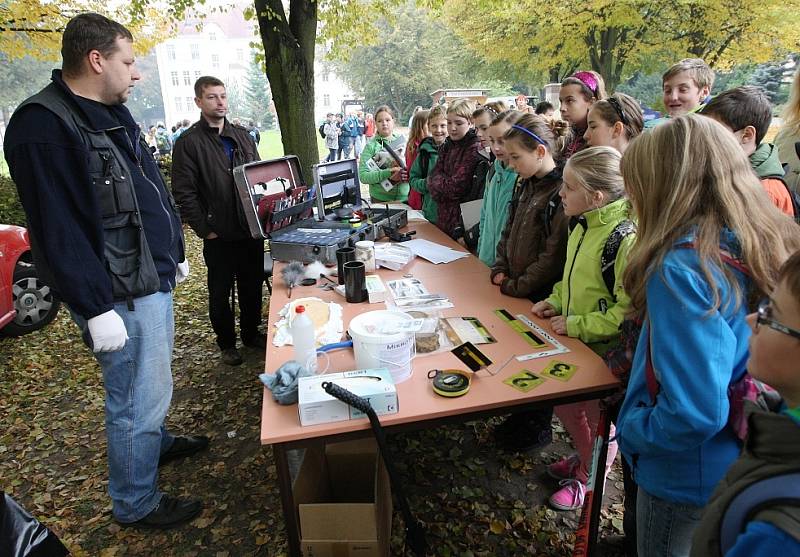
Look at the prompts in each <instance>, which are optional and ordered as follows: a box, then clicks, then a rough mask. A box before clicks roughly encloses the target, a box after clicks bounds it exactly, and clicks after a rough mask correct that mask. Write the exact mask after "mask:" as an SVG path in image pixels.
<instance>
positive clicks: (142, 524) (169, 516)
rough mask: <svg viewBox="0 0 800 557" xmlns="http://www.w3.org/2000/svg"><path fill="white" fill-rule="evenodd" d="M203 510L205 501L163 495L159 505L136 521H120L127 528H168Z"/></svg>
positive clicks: (190, 518)
mask: <svg viewBox="0 0 800 557" xmlns="http://www.w3.org/2000/svg"><path fill="white" fill-rule="evenodd" d="M202 511H203V503H202V502H201V501H198V500H194V499H180V498H178V497H170V496H169V495H163V496H162V497H161V501H159V503H158V506H157V507H156V508H155V509H153V510H152V511H150V514H148V515H147V516H145V517H143V518H140V519H139V520H137V521H136V522H120V523H119V524H120V526H123V527H125V528H145V529H151V530H168V529H169V528H174V527H175V526H179V525H181V524H185V523H187V522H189V521H190V520H192V519H193V518H195V517H196V516H197V515H199V514H200V513H201V512H202Z"/></svg>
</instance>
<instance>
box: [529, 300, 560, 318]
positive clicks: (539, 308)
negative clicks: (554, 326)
mask: <svg viewBox="0 0 800 557" xmlns="http://www.w3.org/2000/svg"><path fill="white" fill-rule="evenodd" d="M531 311H532V312H533V314H534V315H535V316H536V317H553V316H554V315H555V314H556V310H555V309H554V308H553V306H551V305H550V304H549V302H547V300H542V301H541V302H536V303H535V304H533V307H532V308H531Z"/></svg>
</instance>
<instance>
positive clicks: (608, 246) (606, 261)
mask: <svg viewBox="0 0 800 557" xmlns="http://www.w3.org/2000/svg"><path fill="white" fill-rule="evenodd" d="M635 232H636V225H635V224H633V221H630V220H627V219H626V220H623V221H620V222H619V223H618V224H617V226H615V227H614V230H612V231H611V234H609V235H608V238H607V239H606V243H605V245H604V246H603V253H602V255H601V256H600V272H601V273H602V274H603V283H604V284H605V285H606V290H608V292H609V294H611V299H612V300H614V302H616V301H617V296H616V294H614V284H615V283H616V282H617V277H616V273H615V270H614V266H615V264H616V262H617V253H619V247H620V246H621V245H622V241H623V240H624V239H625V238H627V237H628V236H630V235H631V234H634V233H635Z"/></svg>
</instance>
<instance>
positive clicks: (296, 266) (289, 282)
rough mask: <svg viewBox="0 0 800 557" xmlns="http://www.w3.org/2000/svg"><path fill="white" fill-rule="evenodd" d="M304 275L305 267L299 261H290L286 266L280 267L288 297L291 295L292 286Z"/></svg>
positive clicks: (298, 282)
mask: <svg viewBox="0 0 800 557" xmlns="http://www.w3.org/2000/svg"><path fill="white" fill-rule="evenodd" d="M304 275H305V267H303V264H302V263H300V262H299V261H290V262H289V264H288V265H286V267H284V268H283V269H281V276H282V277H283V282H285V283H286V289H287V293H288V297H289V298H291V297H292V288H294V287H295V286H297V285H298V284H300V281H301V280H303V276H304Z"/></svg>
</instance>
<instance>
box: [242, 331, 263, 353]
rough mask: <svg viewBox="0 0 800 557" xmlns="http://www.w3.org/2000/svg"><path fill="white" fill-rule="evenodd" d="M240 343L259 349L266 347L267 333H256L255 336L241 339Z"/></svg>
mask: <svg viewBox="0 0 800 557" xmlns="http://www.w3.org/2000/svg"><path fill="white" fill-rule="evenodd" d="M242 344H244V345H245V346H247V347H250V348H257V349H259V350H266V349H267V335H264V334H261V333H258V334H256V335H255V336H252V337H248V338H246V339H242Z"/></svg>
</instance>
